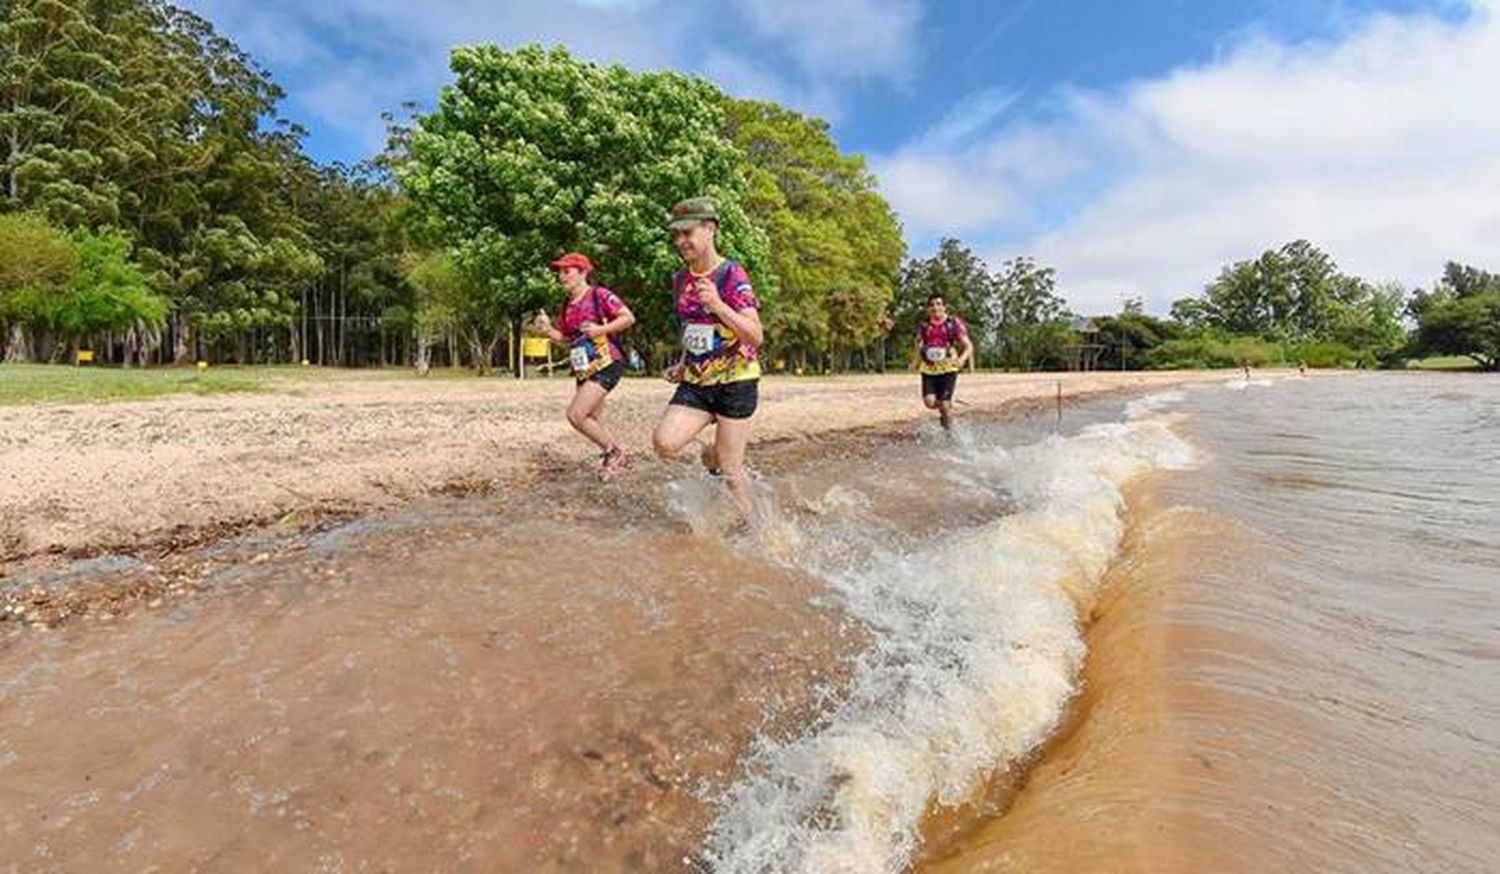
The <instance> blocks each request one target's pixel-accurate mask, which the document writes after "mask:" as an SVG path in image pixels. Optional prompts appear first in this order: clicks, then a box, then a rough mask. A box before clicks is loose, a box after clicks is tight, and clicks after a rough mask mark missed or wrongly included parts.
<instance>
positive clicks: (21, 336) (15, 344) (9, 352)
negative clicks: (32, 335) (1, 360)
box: [5, 322, 31, 364]
mask: <svg viewBox="0 0 1500 874" xmlns="http://www.w3.org/2000/svg"><path fill="white" fill-rule="evenodd" d="M26 346H27V344H26V326H24V325H22V324H21V323H20V322H13V323H11V326H10V342H8V343H7V344H6V345H5V363H6V364H20V363H22V362H24V361H28V360H30V357H31V356H30V355H29V354H28V352H29V350H28V349H27V348H26Z"/></svg>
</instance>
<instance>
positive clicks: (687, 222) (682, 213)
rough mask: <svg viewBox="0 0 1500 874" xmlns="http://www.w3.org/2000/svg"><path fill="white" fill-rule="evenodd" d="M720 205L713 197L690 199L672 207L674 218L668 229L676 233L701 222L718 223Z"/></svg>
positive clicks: (668, 222) (668, 224)
mask: <svg viewBox="0 0 1500 874" xmlns="http://www.w3.org/2000/svg"><path fill="white" fill-rule="evenodd" d="M718 220H719V205H718V204H716V203H714V201H713V198H711V197H690V198H688V199H687V200H684V201H683V202H682V203H679V204H677V205H676V206H674V207H672V217H671V219H669V220H668V221H667V227H668V228H670V229H671V230H674V231H685V230H687V229H688V228H691V227H694V226H696V225H697V224H698V223H699V222H707V221H712V222H717V221H718Z"/></svg>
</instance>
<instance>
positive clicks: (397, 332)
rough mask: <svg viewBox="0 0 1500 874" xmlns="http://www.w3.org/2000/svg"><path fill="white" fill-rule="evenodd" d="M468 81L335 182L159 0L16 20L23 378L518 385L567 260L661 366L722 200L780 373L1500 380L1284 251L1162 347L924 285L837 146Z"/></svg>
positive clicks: (947, 277) (1445, 290)
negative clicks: (264, 373) (526, 347)
mask: <svg viewBox="0 0 1500 874" xmlns="http://www.w3.org/2000/svg"><path fill="white" fill-rule="evenodd" d="M451 61H452V72H453V80H452V83H451V84H450V85H449V86H447V87H446V88H444V89H443V91H442V93H441V94H440V95H439V97H438V100H437V102H436V105H435V107H434V108H433V109H432V111H430V112H427V113H421V114H410V113H409V114H408V115H407V116H406V117H404V118H402V119H400V120H397V119H396V118H395V117H394V116H392V117H388V118H387V121H388V122H389V124H390V139H389V144H388V146H387V148H386V150H385V151H384V152H383V153H382V154H380V155H378V156H374V157H372V158H371V159H370V160H368V161H365V162H362V163H360V164H359V165H357V166H352V167H350V166H343V165H338V164H335V165H332V166H320V165H318V164H317V163H316V162H314V161H313V160H311V159H310V158H309V157H308V156H307V155H306V154H305V152H304V151H303V137H304V132H303V130H302V129H301V128H299V127H298V126H297V125H296V124H294V123H292V122H290V121H288V120H286V119H284V118H282V117H281V116H280V115H279V112H278V106H279V103H280V101H281V99H282V98H283V96H284V95H283V93H282V91H281V89H280V88H279V87H278V86H277V85H276V83H275V82H274V81H273V80H272V78H271V76H270V75H269V74H268V73H267V72H266V71H265V70H263V69H262V68H261V67H259V66H258V65H257V64H256V63H255V61H254V59H252V58H251V57H249V56H248V55H247V54H246V53H244V52H243V51H241V50H240V49H239V48H238V47H237V46H236V45H235V44H234V43H233V42H231V41H230V40H228V39H225V38H224V37H223V36H221V35H219V34H218V33H216V32H215V30H214V28H213V26H212V25H211V24H210V23H209V22H208V21H206V20H204V19H203V18H200V17H198V16H196V15H193V14H192V13H190V12H186V11H184V10H181V9H178V8H176V7H174V6H172V5H170V4H168V3H165V2H161V0H110V2H85V0H10V2H7V3H5V4H3V5H0V331H3V334H0V337H3V341H4V350H5V359H6V360H7V361H19V360H40V361H60V360H66V359H67V358H68V357H69V355H70V353H72V352H73V351H75V350H77V349H80V348H89V349H91V350H94V351H95V352H96V354H97V355H98V356H99V357H100V358H102V359H104V360H107V361H111V362H114V363H120V364H160V363H169V362H179V363H180V362H185V361H192V360H196V359H205V358H206V359H209V360H214V361H233V362H241V363H282V362H298V361H310V362H312V363H316V364H323V365H342V366H371V365H390V364H400V365H415V366H417V367H419V368H425V367H428V366H432V365H454V366H457V365H463V366H469V367H473V368H475V369H477V370H480V371H483V370H487V369H489V368H491V367H495V366H502V367H509V368H511V369H514V368H515V367H516V363H517V356H518V355H519V347H520V343H519V340H520V338H521V326H522V324H523V323H524V322H526V321H528V320H529V317H530V316H531V314H532V313H534V312H535V311H536V310H537V309H541V308H548V309H551V308H555V307H556V306H557V304H558V297H559V295H560V292H559V290H558V288H557V285H556V283H555V282H554V281H553V279H552V277H551V276H550V274H549V273H548V271H547V268H546V264H547V263H548V262H549V261H550V260H552V259H553V258H554V257H556V256H557V255H559V254H560V253H562V252H564V251H567V250H573V249H577V250H581V251H583V252H585V253H587V254H588V255H589V256H590V257H591V258H593V260H594V261H595V263H597V264H598V265H599V266H600V270H599V276H598V279H599V280H600V281H601V282H603V283H605V284H607V285H610V286H611V287H613V288H614V289H615V290H617V291H619V292H620V293H621V294H622V295H623V296H624V297H625V298H626V299H627V300H628V301H629V302H630V303H631V305H632V308H633V309H634V310H635V311H636V313H637V315H638V316H639V317H640V322H639V324H638V326H637V327H636V328H635V329H634V330H633V331H632V336H631V344H632V346H634V347H635V348H636V349H638V350H640V351H641V352H642V353H643V354H644V355H645V356H646V357H647V358H648V360H650V361H651V362H652V363H659V362H660V361H661V360H663V359H664V358H665V356H666V355H667V354H668V352H669V350H670V348H671V346H672V344H673V342H674V341H675V336H674V328H673V325H672V320H671V315H670V311H669V310H670V303H671V301H670V295H669V294H667V291H666V289H667V281H668V277H669V276H670V275H671V274H672V272H673V271H674V270H675V269H676V268H677V266H678V263H677V258H676V255H675V253H674V252H673V250H672V248H671V246H670V245H669V243H668V241H667V236H666V233H665V231H664V230H663V225H664V222H665V219H666V211H667V209H668V208H669V207H670V206H671V204H673V203H675V202H676V201H678V200H680V199H682V198H684V197H686V196H691V195H699V194H708V195H711V196H713V197H715V198H716V199H717V200H718V202H719V205H720V208H721V214H722V215H723V224H722V238H721V243H722V248H723V249H724V250H725V251H726V252H727V253H728V254H729V255H730V256H732V257H734V258H737V259H739V260H741V261H743V262H744V263H745V264H746V265H747V267H748V268H749V269H750V272H751V274H752V276H753V277H754V278H755V280H756V284H757V291H758V292H759V295H760V297H761V300H762V303H763V308H764V310H763V317H764V319H765V321H766V324H767V328H768V331H767V335H768V342H767V348H766V350H765V353H766V354H765V357H766V360H767V361H768V362H769V363H770V364H771V366H772V367H773V368H785V369H788V370H792V371H799V372H809V371H810V372H827V371H837V370H844V369H879V368H884V367H887V366H899V365H901V364H904V363H905V361H906V360H907V358H908V357H909V355H910V347H911V337H912V335H913V332H914V328H915V324H916V320H917V319H918V318H921V317H922V313H923V303H924V301H925V299H926V297H927V295H928V294H930V293H933V292H938V293H941V294H943V295H944V296H945V297H947V298H948V300H949V302H950V305H951V307H952V309H953V310H954V311H956V312H958V313H960V314H961V315H963V317H964V318H965V319H966V320H968V322H969V323H970V326H971V328H972V335H973V337H974V339H975V341H976V345H977V347H978V353H979V354H978V359H979V363H980V364H981V365H982V366H988V367H998V368H1007V369H1018V370H1036V369H1063V368H1071V367H1082V368H1101V367H1108V368H1115V367H1120V368H1129V369H1137V368H1147V367H1216V366H1238V365H1241V364H1251V365H1255V366H1263V365H1269V364H1281V363H1284V364H1294V363H1299V362H1301V363H1307V364H1309V365H1313V366H1390V365H1393V364H1397V363H1399V362H1401V361H1402V360H1404V359H1405V358H1408V357H1412V356H1418V355H1431V354H1450V355H1466V356H1468V357H1469V358H1471V359H1472V360H1473V361H1475V363H1476V364H1478V365H1479V366H1481V367H1485V368H1488V369H1494V368H1496V367H1497V366H1500V364H1497V360H1500V348H1497V347H1500V280H1497V279H1496V277H1495V276H1494V275H1493V274H1490V273H1486V272H1484V271H1482V270H1479V269H1476V268H1472V267H1467V266H1463V265H1459V264H1450V265H1448V266H1447V268H1446V269H1445V270H1444V273H1443V275H1442V277H1441V278H1440V279H1439V280H1438V281H1437V282H1436V283H1435V284H1434V285H1433V286H1432V287H1431V288H1430V289H1428V290H1422V291H1416V292H1411V291H1408V290H1407V289H1404V288H1402V287H1400V286H1398V285H1394V284H1372V283H1370V282H1367V281H1365V280H1363V279H1360V278H1357V277H1353V276H1350V275H1347V274H1345V273H1343V272H1341V271H1340V270H1339V269H1338V268H1337V265H1336V264H1335V263H1334V262H1333V260H1332V258H1331V257H1329V256H1328V255H1327V254H1325V253H1323V252H1321V251H1320V250H1318V249H1317V248H1316V247H1315V246H1313V245H1312V244H1310V243H1308V242H1306V241H1297V242H1293V243H1290V244H1287V245H1285V246H1282V247H1280V248H1278V249H1274V250H1269V251H1266V252H1264V253H1262V254H1261V255H1260V256H1258V257H1255V258H1252V259H1249V260H1245V261H1241V262H1238V263H1235V264H1231V265H1228V266H1226V267H1225V268H1224V269H1223V271H1222V272H1221V274H1220V275H1219V276H1218V277H1217V278H1216V279H1215V280H1214V281H1213V282H1212V283H1210V284H1209V286H1208V287H1207V288H1206V289H1205V291H1204V292H1203V293H1202V294H1201V295H1199V296H1195V297H1191V298H1185V299H1182V300H1179V301H1177V303H1176V304H1175V305H1174V306H1173V309H1172V314H1171V317H1170V318H1157V317H1154V316H1150V315H1147V314H1145V313H1144V312H1143V308H1142V307H1141V304H1140V302H1139V301H1127V302H1125V303H1124V305H1123V306H1122V308H1121V311H1120V312H1118V313H1114V314H1110V315H1099V314H1077V313H1073V312H1070V310H1069V308H1068V306H1067V304H1066V302H1065V301H1064V299H1063V297H1062V295H1061V294H1060V293H1059V292H1058V288H1057V275H1056V272H1055V271H1054V270H1053V269H1052V268H1050V267H1047V266H1043V265H1039V264H1037V263H1036V262H1035V261H1033V260H1032V259H1029V258H1025V257H1017V258H1013V259H1010V260H1008V261H1005V262H1004V263H1002V264H1001V265H1000V266H999V268H998V269H996V270H993V271H992V270H991V269H990V268H989V267H988V266H986V265H985V264H984V263H983V262H982V261H981V260H980V259H979V258H977V257H976V256H975V255H974V254H973V253H972V252H970V251H969V250H968V249H967V248H965V247H964V246H963V245H962V244H961V243H959V242H958V241H956V240H946V241H943V242H942V244H941V245H940V246H939V248H938V250H937V251H936V252H935V253H934V254H933V255H932V256H931V257H928V258H920V259H911V260H908V259H907V257H906V254H907V253H906V244H905V242H904V239H903V236H902V232H901V227H900V225H899V224H898V222H897V220H896V218H895V216H894V215H893V213H892V211H891V209H890V206H889V205H888V204H887V203H886V201H885V200H884V199H883V198H882V197H881V196H880V194H879V193H878V191H877V187H876V182H875V179H874V178H873V176H872V175H871V173H870V171H869V169H868V168H867V166H866V165H865V162H864V160H863V159H862V158H861V157H859V156H857V155H848V154H845V153H843V152H841V151H840V150H839V148H838V146H837V144H836V143H835V142H834V140H833V138H832V136H831V134H830V131H829V128H828V126H827V124H826V123H825V122H823V121H821V120H819V119H815V118H809V117H806V116H803V115H799V114H797V113H795V112H792V111H790V110H787V109H785V108H783V107H780V106H777V105H775V104H771V103H764V102H757V101H747V100H740V99H737V98H734V97H732V96H729V95H726V94H724V93H722V92H721V91H720V90H719V89H718V88H717V87H715V86H714V85H712V84H711V83H709V82H707V81H705V80H703V79H700V78H696V77H691V76H685V75H681V74H678V73H673V72H645V73H637V72H632V71H630V70H627V69H625V68H623V67H619V66H603V65H598V64H593V63H588V62H584V61H581V60H578V59H576V58H574V57H572V56H571V55H570V54H569V53H568V52H567V51H566V50H564V49H561V48H557V49H552V50H544V49H541V48H537V47H527V48H522V49H519V50H516V51H502V50H500V49H497V48H495V47H492V46H485V47H477V48H465V49H459V50H457V51H455V52H454V53H453V56H452V59H451ZM409 109H410V107H408V110H409ZM1080 315H1092V316H1093V318H1080Z"/></svg>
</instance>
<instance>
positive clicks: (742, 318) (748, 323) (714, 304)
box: [698, 276, 766, 346]
mask: <svg viewBox="0 0 1500 874" xmlns="http://www.w3.org/2000/svg"><path fill="white" fill-rule="evenodd" d="M698 299H699V300H700V301H702V302H703V306H704V308H705V309H707V310H708V311H709V312H711V313H713V314H714V316H715V317H716V318H718V320H719V321H721V322H723V323H724V324H725V326H727V327H728V328H729V329H730V330H732V331H734V333H735V334H736V335H737V336H738V337H739V338H740V339H741V340H742V341H744V342H745V343H746V344H748V345H751V346H759V345H760V344H762V343H764V342H765V340H766V332H765V329H764V328H762V327H761V324H760V311H759V310H757V309H756V308H755V307H753V306H751V307H745V308H744V309H738V310H737V309H735V308H734V307H732V306H730V305H729V302H728V301H726V300H724V298H722V297H720V296H719V289H718V288H716V287H715V286H714V283H713V280H711V279H709V278H708V277H706V276H700V277H699V278H698Z"/></svg>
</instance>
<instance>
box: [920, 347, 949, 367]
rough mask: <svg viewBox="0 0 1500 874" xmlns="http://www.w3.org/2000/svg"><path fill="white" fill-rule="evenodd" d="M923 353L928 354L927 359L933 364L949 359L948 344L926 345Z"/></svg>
mask: <svg viewBox="0 0 1500 874" xmlns="http://www.w3.org/2000/svg"><path fill="white" fill-rule="evenodd" d="M922 354H923V355H924V356H926V358H927V360H928V361H929V362H931V363H933V364H937V363H939V362H941V361H946V360H947V359H948V347H947V346H928V347H926V348H925V349H924V350H923V352H922Z"/></svg>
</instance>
